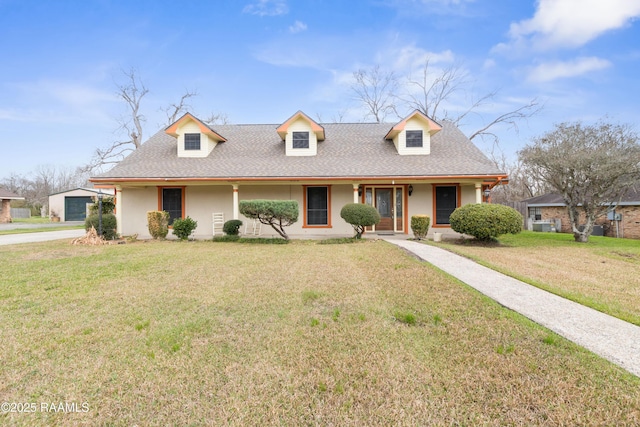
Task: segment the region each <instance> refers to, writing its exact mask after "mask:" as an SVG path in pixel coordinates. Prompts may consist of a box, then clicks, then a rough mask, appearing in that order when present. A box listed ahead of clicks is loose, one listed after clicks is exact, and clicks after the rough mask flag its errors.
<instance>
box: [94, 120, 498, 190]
mask: <svg viewBox="0 0 640 427" xmlns="http://www.w3.org/2000/svg"><path fill="white" fill-rule="evenodd" d="M392 126H393V124H390V123H332V124H322V127H323V128H324V130H325V135H326V138H325V140H324V141H321V142H319V143H318V153H317V155H316V156H302V157H294V156H286V155H285V144H284V142H283V141H282V138H281V137H280V136H279V135H278V133H277V132H276V129H277V127H278V125H273V124H270V125H216V126H212V128H213V130H214V131H215V132H216V133H217V134H219V135H221V136H223V137H224V138H225V139H226V142H225V143H224V144H218V145H217V146H216V147H215V148H214V150H213V151H212V152H211V153H210V154H209V155H208V156H207V157H206V158H185V157H178V155H177V140H176V138H175V137H173V136H171V135H168V134H167V133H166V132H165V131H164V130H161V131H159V132H158V133H156V134H155V135H153V136H152V137H151V138H150V139H149V140H148V141H147V142H145V143H144V144H143V145H142V146H141V147H140V148H139V149H138V150H136V151H135V152H134V153H132V154H131V155H130V156H128V157H127V158H125V159H124V160H123V161H122V162H120V163H119V164H118V165H116V166H115V167H114V168H113V169H111V170H110V171H108V172H106V173H103V174H102V175H99V176H97V177H95V178H94V180H97V181H108V180H109V179H117V180H124V179H127V178H131V179H141V178H148V179H150V178H163V179H171V178H179V179H188V178H230V179H243V178H244V179H249V178H265V179H269V178H296V179H299V178H311V177H313V178H322V177H326V178H357V177H362V178H366V177H397V178H401V177H429V176H448V175H452V176H457V177H458V176H485V175H488V176H496V175H504V172H502V171H500V170H499V169H498V168H497V167H496V166H495V165H494V164H493V163H492V162H491V161H490V160H489V159H488V158H487V157H486V156H484V155H483V154H482V153H481V152H480V150H479V149H478V148H477V147H476V146H475V145H474V144H473V143H472V142H471V141H470V140H469V139H468V138H467V137H466V136H465V135H464V134H463V133H462V132H461V131H460V130H459V129H458V128H457V127H456V126H454V125H453V124H452V123H449V122H444V123H442V130H441V131H439V132H438V133H436V134H435V135H434V136H432V137H431V154H429V155H405V156H401V155H399V154H398V153H397V151H396V148H395V146H394V144H393V142H392V141H390V140H385V139H384V138H385V135H386V134H387V133H388V132H389V129H390V128H391V127H392Z"/></svg>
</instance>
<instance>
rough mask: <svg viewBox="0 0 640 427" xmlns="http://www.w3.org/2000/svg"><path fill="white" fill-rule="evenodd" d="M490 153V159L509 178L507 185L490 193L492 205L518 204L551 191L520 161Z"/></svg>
mask: <svg viewBox="0 0 640 427" xmlns="http://www.w3.org/2000/svg"><path fill="white" fill-rule="evenodd" d="M498 152H499V154H498V155H496V151H495V150H494V151H492V153H491V155H490V158H491V160H493V162H494V163H495V164H496V165H497V166H498V169H500V170H501V171H503V172H505V173H506V174H507V176H508V177H509V185H499V186H497V187H495V188H494V189H493V191H492V192H491V201H492V202H493V203H508V202H518V201H521V200H524V199H529V198H531V197H535V196H540V195H542V194H545V193H547V192H549V191H551V189H550V188H549V186H548V185H547V184H546V183H545V182H544V181H540V180H539V179H537V178H536V175H535V174H534V173H533V172H532V171H531V170H530V167H529V166H528V165H526V164H524V163H523V162H522V161H521V160H520V159H516V160H510V159H509V158H507V156H505V155H504V153H503V152H502V151H498Z"/></svg>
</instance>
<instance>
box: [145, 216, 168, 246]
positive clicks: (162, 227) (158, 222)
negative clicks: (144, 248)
mask: <svg viewBox="0 0 640 427" xmlns="http://www.w3.org/2000/svg"><path fill="white" fill-rule="evenodd" d="M147 227H149V234H151V237H153V238H154V239H164V238H165V237H167V233H169V212H166V211H149V212H147Z"/></svg>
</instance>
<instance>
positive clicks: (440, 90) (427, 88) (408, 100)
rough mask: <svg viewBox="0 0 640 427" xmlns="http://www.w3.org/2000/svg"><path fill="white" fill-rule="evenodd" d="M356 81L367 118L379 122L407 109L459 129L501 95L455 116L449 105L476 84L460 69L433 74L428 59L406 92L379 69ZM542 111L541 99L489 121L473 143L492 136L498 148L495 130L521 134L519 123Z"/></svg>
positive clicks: (482, 100)
mask: <svg viewBox="0 0 640 427" xmlns="http://www.w3.org/2000/svg"><path fill="white" fill-rule="evenodd" d="M354 78H355V82H354V83H353V85H352V90H353V91H354V92H355V93H356V94H357V99H358V100H359V101H360V102H361V103H362V104H363V105H364V106H365V107H366V109H367V116H372V117H373V118H374V119H376V121H378V122H380V121H382V120H383V119H384V118H385V117H386V116H387V114H388V113H391V112H396V111H397V110H398V108H399V106H400V105H403V106H404V109H408V110H418V111H420V112H422V113H423V114H425V115H426V116H428V117H431V118H433V119H435V120H448V121H451V122H453V123H454V124H455V125H456V126H459V125H460V123H461V122H462V121H463V120H464V119H465V118H466V117H467V116H469V115H470V114H472V113H473V114H478V110H479V109H480V108H481V107H483V106H485V105H488V104H490V103H491V102H492V101H493V100H494V99H495V97H496V96H497V94H498V92H497V91H493V92H489V93H487V94H484V95H482V96H480V97H478V98H475V99H472V100H471V101H470V103H469V106H468V107H467V108H466V109H465V110H464V111H462V112H459V113H456V114H454V112H452V111H450V110H448V109H447V108H446V106H447V104H448V103H451V102H452V101H453V99H454V98H455V97H457V96H458V95H459V94H460V93H466V92H468V91H469V87H470V86H471V84H472V81H471V79H470V78H469V76H468V75H467V73H466V72H465V71H464V70H463V69H462V68H461V67H460V66H452V67H449V68H445V69H443V70H440V71H438V70H433V69H432V68H431V67H430V62H429V59H428V58H427V59H426V60H425V62H424V66H423V67H422V68H421V70H420V73H419V77H417V78H414V77H413V76H412V75H411V74H410V75H409V76H407V77H406V81H405V85H404V91H402V92H401V91H400V89H401V86H403V85H401V84H400V81H399V79H398V78H397V77H396V75H395V74H394V73H393V72H386V73H385V72H383V71H381V70H380V66H379V65H376V66H374V67H372V68H371V69H370V70H358V71H357V72H355V73H354ZM542 108H543V105H542V104H541V103H540V102H539V101H538V100H537V99H532V100H531V101H529V102H528V103H526V104H525V105H522V106H520V107H518V108H516V109H515V110H511V111H508V112H506V113H502V114H500V115H498V116H497V117H495V118H493V119H492V120H489V121H488V122H487V123H486V124H484V125H483V126H482V127H481V128H480V129H478V130H476V131H474V132H471V134H470V136H469V139H471V140H473V139H474V138H477V137H487V136H489V137H492V138H493V139H494V144H495V143H496V142H497V141H498V137H497V135H496V134H495V133H493V132H492V129H493V128H494V127H495V126H497V125H499V124H506V125H509V126H510V127H512V128H514V129H515V130H516V131H517V129H518V122H519V121H522V120H526V119H528V118H529V117H532V116H534V115H535V114H537V113H538V112H540V110H541V109H542ZM396 114H397V113H396Z"/></svg>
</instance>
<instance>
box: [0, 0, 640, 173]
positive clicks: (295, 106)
mask: <svg viewBox="0 0 640 427" xmlns="http://www.w3.org/2000/svg"><path fill="white" fill-rule="evenodd" d="M638 17H640V0H607V1H603V0H539V1H533V0H531V1H525V0H518V1H514V0H372V1H360V0H350V1H344V0H336V1H333V0H332V1H319V0H310V1H294V0H236V1H195V0H193V1H190V0H183V1H164V0H137V1H130V0H125V1H119V0H118V1H116V0H113V1H110V0H84V1H80V0H78V1H70V0H58V1H51V2H47V1H40V0H0V51H1V52H2V61H1V62H0V129H1V130H2V132H1V133H0V144H1V146H2V151H1V153H2V154H0V158H1V159H2V162H1V163H0V178H2V177H6V176H8V175H9V174H11V173H17V174H28V173H29V172H30V171H32V170H34V169H35V168H36V167H37V166H39V165H55V166H58V167H75V166H79V165H82V164H84V163H87V162H88V161H89V159H90V158H91V155H92V153H93V152H94V150H95V148H96V147H105V146H108V145H109V144H110V143H111V142H112V141H114V140H117V139H121V138H122V134H119V133H118V132H117V130H118V124H117V119H118V117H119V116H121V115H123V114H125V113H126V110H125V107H124V105H123V103H122V102H121V101H119V100H118V99H117V97H116V94H115V92H116V88H115V87H116V83H123V82H124V80H123V75H122V70H129V69H131V68H135V69H136V70H137V73H138V75H139V76H140V77H141V78H142V80H143V81H144V83H145V85H146V86H147V88H148V89H149V90H150V92H149V94H148V95H147V96H146V97H145V98H143V102H142V105H141V109H142V111H143V113H144V115H145V117H146V119H147V120H146V123H145V135H144V138H145V139H146V138H147V137H149V136H150V135H152V134H153V133H155V132H156V131H157V130H158V129H160V128H161V127H162V126H163V124H164V121H165V116H164V114H163V113H162V111H160V108H161V107H166V106H167V105H169V104H170V103H172V102H176V101H177V100H178V99H179V98H180V96H181V95H182V94H183V93H184V92H185V91H186V90H189V91H197V93H198V96H197V97H195V98H192V99H191V100H190V105H191V108H190V111H192V112H193V113H194V114H195V115H197V116H201V117H206V116H208V115H209V114H211V113H223V114H226V115H227V117H228V119H229V121H230V122H231V123H274V124H279V123H282V122H284V121H285V120H286V119H287V118H288V117H290V116H291V115H292V114H293V113H295V112H296V111H297V110H303V111H304V112H305V113H307V114H308V115H310V116H311V117H314V118H316V119H320V120H322V121H327V122H330V121H334V120H335V119H336V118H337V117H338V116H342V120H343V121H356V122H357V121H362V120H363V111H362V109H361V107H360V106H359V105H358V103H357V102H356V101H355V100H354V96H353V93H352V91H351V90H350V85H351V82H352V78H353V72H354V71H356V70H358V69H359V68H368V67H371V66H374V65H376V64H379V65H380V66H381V68H382V69H384V70H386V71H394V72H395V73H396V74H398V75H399V76H407V75H409V74H411V73H413V74H412V75H414V76H415V75H416V73H418V72H420V67H421V65H422V64H424V60H425V58H430V64H431V67H432V68H433V69H434V70H438V69H443V68H447V67H450V66H457V67H460V69H461V70H463V71H464V72H466V73H467V74H468V76H469V78H470V81H471V82H472V84H471V85H470V86H469V88H468V91H467V92H465V93H464V94H459V96H458V98H456V99H453V100H452V101H453V102H452V103H451V104H450V105H449V106H448V107H449V108H450V109H451V110H455V109H456V108H457V107H460V108H463V107H464V104H465V102H467V101H468V100H469V99H471V98H473V97H476V98H477V97H478V96H481V95H484V94H486V93H489V92H492V91H496V90H497V91H499V92H498V94H497V96H496V97H495V98H494V99H493V102H492V103H490V104H487V105H484V106H483V107H482V109H481V110H479V111H478V114H474V115H473V116H471V117H469V119H468V120H466V121H465V122H464V123H463V124H462V130H463V131H465V132H466V133H467V134H470V133H471V132H473V131H475V130H476V129H477V128H478V127H480V126H481V125H482V123H483V122H486V121H488V120H490V119H492V118H493V117H495V116H497V115H499V114H502V113H504V112H506V111H509V110H513V109H515V108H517V107H518V106H520V105H523V104H525V103H526V102H527V101H529V100H531V99H533V98H537V99H539V100H540V101H542V102H544V104H545V108H544V110H543V111H542V112H541V113H540V114H538V115H537V116H535V117H534V118H531V119H529V120H528V121H527V122H522V123H521V124H520V126H519V132H515V131H514V130H513V129H510V128H508V127H506V126H505V127H501V128H498V129H497V130H496V131H497V133H498V134H499V136H500V140H501V142H500V144H501V148H502V150H503V151H504V152H505V153H506V154H507V155H509V156H513V155H514V153H516V152H517V150H518V149H519V148H521V147H522V146H523V145H524V144H526V143H527V142H529V141H530V138H531V137H533V136H536V135H540V134H541V133H543V132H545V131H548V130H550V129H551V128H552V126H553V124H554V123H558V122H563V121H573V120H584V121H587V122H590V121H594V120H597V119H598V118H601V117H603V116H605V115H606V116H607V117H608V119H609V120H611V121H614V122H616V123H630V124H632V125H634V126H635V127H636V130H639V129H638V126H637V123H638V119H639V118H640V102H639V101H638V100H639V98H640V78H639V77H640V43H639V41H640V24H639V23H638V22H637V19H638ZM389 120H390V121H392V120H395V118H393V117H392V118H389ZM476 143H477V144H478V145H479V146H480V148H481V149H483V150H485V151H488V150H489V149H490V147H491V144H490V143H489V142H482V141H476Z"/></svg>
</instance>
